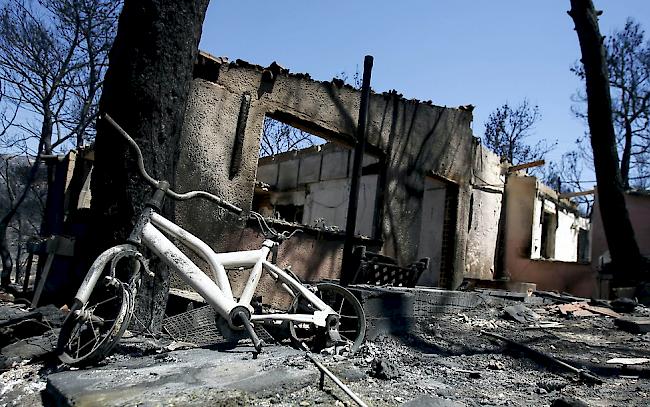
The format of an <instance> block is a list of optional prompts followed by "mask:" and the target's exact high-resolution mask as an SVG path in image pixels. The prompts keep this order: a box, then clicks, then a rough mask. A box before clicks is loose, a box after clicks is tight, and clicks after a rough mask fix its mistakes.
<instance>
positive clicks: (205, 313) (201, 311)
mask: <svg viewBox="0 0 650 407" xmlns="http://www.w3.org/2000/svg"><path fill="white" fill-rule="evenodd" d="M215 317H216V313H215V311H214V309H213V308H212V307H211V306H209V305H206V306H204V307H200V308H195V309H193V310H191V311H186V312H183V313H181V314H177V315H174V316H171V317H168V318H165V319H164V320H163V322H162V325H163V329H164V331H165V332H166V333H167V334H168V335H169V336H171V337H172V339H174V340H175V341H182V342H190V343H193V344H196V345H197V346H206V345H214V344H219V343H226V342H228V340H226V338H224V337H223V335H222V334H221V332H219V329H218V328H217V326H216V323H215ZM255 333H257V336H259V337H260V339H262V340H264V342H266V343H267V344H271V343H273V342H275V340H274V339H273V337H272V336H271V335H270V334H269V333H268V332H267V331H266V330H265V329H264V328H262V327H261V326H259V325H256V326H255Z"/></svg>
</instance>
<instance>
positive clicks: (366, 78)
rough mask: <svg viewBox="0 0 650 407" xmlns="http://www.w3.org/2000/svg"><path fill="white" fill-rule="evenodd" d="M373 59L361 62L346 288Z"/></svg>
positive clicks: (345, 256) (347, 277)
mask: <svg viewBox="0 0 650 407" xmlns="http://www.w3.org/2000/svg"><path fill="white" fill-rule="evenodd" d="M372 63H373V57H372V56H371V55H366V57H365V58H364V60H363V82H362V85H361V103H360V105H359V122H358V124H357V143H356V145H355V146H354V163H353V166H352V176H351V182H350V197H349V199H348V216H347V219H346V222H345V243H344V245H343V259H342V261H341V285H343V286H346V285H348V284H350V283H351V282H352V278H353V276H354V270H352V266H353V265H352V264H351V261H352V247H353V245H354V232H355V229H356V227H357V208H358V204H359V184H360V181H361V167H362V164H363V153H364V150H365V147H366V125H367V122H368V105H369V103H368V102H369V101H370V77H371V74H372Z"/></svg>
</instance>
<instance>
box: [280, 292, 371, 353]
mask: <svg viewBox="0 0 650 407" xmlns="http://www.w3.org/2000/svg"><path fill="white" fill-rule="evenodd" d="M316 288H317V291H316V295H317V296H318V297H319V298H320V299H321V300H322V301H323V302H324V303H326V304H327V305H329V306H330V307H332V309H334V311H336V312H337V313H338V314H339V328H338V331H339V335H341V338H343V339H345V340H346V341H347V342H348V343H349V344H350V354H351V355H353V354H355V353H356V352H357V351H358V350H359V348H360V347H361V345H362V344H363V342H364V340H365V337H366V315H365V312H364V311H363V307H362V306H361V303H360V302H359V300H357V298H356V297H355V296H354V294H352V293H351V292H350V291H349V290H347V289H346V288H344V287H341V286H340V285H338V284H333V283H319V284H317V285H316ZM290 311H292V312H313V311H314V308H313V306H312V305H311V303H307V302H303V303H301V298H300V297H297V298H296V299H295V300H294V302H293V304H292V305H291V308H290ZM289 332H290V337H291V340H292V342H293V343H294V345H296V346H298V347H301V345H302V343H305V344H306V345H307V346H308V347H310V349H311V350H320V348H322V346H323V343H324V341H322V340H318V337H319V336H320V337H322V336H323V335H324V333H322V332H314V329H313V327H310V328H309V329H308V328H307V327H305V326H303V325H302V324H296V323H294V322H293V321H290V322H289Z"/></svg>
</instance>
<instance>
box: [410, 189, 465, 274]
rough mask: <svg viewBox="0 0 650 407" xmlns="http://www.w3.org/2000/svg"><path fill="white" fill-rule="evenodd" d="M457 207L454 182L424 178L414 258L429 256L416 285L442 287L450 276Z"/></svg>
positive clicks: (456, 190) (456, 191) (456, 192)
mask: <svg viewBox="0 0 650 407" xmlns="http://www.w3.org/2000/svg"><path fill="white" fill-rule="evenodd" d="M457 209H458V188H457V186H456V185H455V184H452V183H450V182H448V181H445V180H441V179H438V178H434V177H427V178H426V179H425V183H424V194H423V197H422V222H421V227H420V241H419V245H418V258H424V257H428V258H429V259H430V262H429V269H428V270H426V271H425V272H424V273H422V275H421V276H420V279H419V280H418V285H424V286H440V287H442V286H444V285H445V284H447V283H448V282H449V281H451V278H452V277H453V259H454V249H455V243H454V242H455V237H456V217H457Z"/></svg>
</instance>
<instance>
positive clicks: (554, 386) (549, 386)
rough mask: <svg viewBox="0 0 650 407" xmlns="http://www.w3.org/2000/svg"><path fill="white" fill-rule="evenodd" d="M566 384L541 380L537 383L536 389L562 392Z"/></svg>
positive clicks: (564, 382)
mask: <svg viewBox="0 0 650 407" xmlns="http://www.w3.org/2000/svg"><path fill="white" fill-rule="evenodd" d="M567 384H568V383H567V382H566V381H564V380H552V379H551V380H543V381H541V382H539V383H537V387H539V388H540V389H544V390H546V391H547V392H548V391H556V390H562V389H563V388H565V387H566V386H567Z"/></svg>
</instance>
